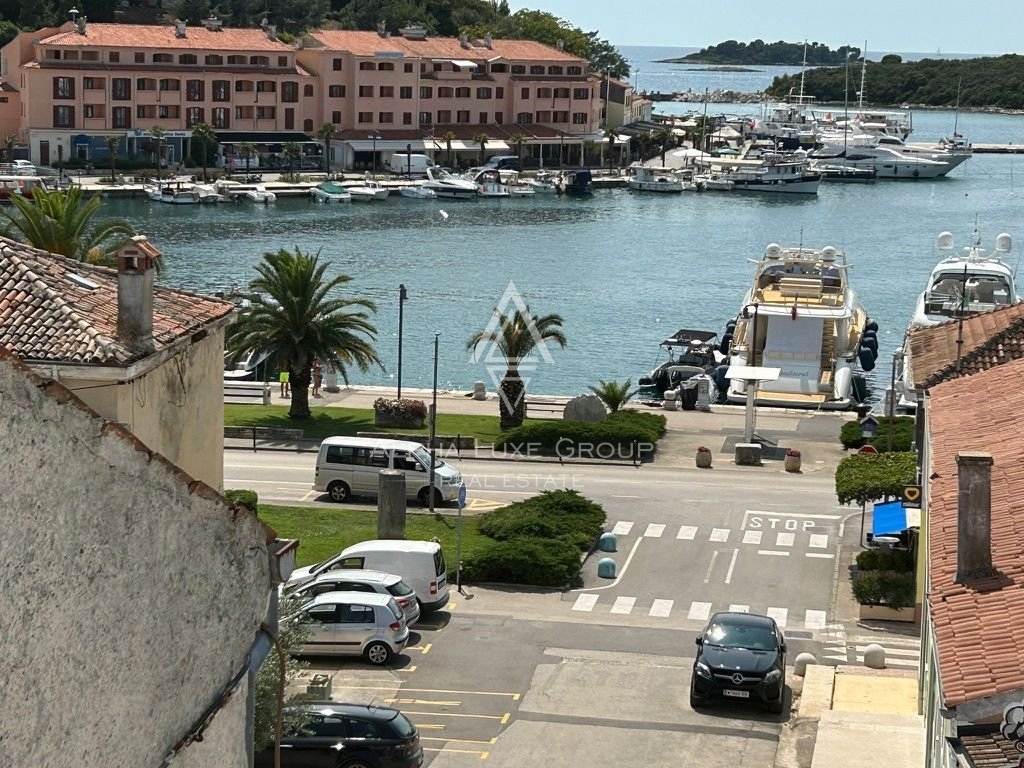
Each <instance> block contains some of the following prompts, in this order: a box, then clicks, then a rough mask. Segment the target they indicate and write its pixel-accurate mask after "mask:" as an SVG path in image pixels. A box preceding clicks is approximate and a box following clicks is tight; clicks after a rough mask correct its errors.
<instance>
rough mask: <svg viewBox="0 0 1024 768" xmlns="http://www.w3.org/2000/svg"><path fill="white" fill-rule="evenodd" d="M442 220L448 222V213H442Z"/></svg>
mask: <svg viewBox="0 0 1024 768" xmlns="http://www.w3.org/2000/svg"><path fill="white" fill-rule="evenodd" d="M441 218H442V219H444V220H445V221H448V211H441Z"/></svg>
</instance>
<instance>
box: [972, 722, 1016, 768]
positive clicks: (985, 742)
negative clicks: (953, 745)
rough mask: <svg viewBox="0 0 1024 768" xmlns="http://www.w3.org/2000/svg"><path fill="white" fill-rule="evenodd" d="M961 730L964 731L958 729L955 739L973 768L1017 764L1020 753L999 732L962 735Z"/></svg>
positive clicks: (1004, 766) (1002, 767) (999, 767)
mask: <svg viewBox="0 0 1024 768" xmlns="http://www.w3.org/2000/svg"><path fill="white" fill-rule="evenodd" d="M963 730H965V729H963V728H961V729H958V731H959V733H958V735H957V737H958V740H959V741H960V745H961V746H962V747H963V750H964V752H966V753H967V756H968V757H969V758H970V760H971V765H973V766H974V768H1006V767H1007V766H1009V765H1017V764H1018V763H1017V761H1018V760H1020V757H1021V754H1020V752H1018V751H1017V748H1016V747H1015V746H1014V744H1013V742H1012V741H1010V740H1009V739H1007V738H1006V737H1005V736H1003V734H1001V733H999V731H994V732H992V733H978V734H963V733H962V731H963Z"/></svg>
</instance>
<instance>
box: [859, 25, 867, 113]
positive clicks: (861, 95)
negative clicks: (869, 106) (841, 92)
mask: <svg viewBox="0 0 1024 768" xmlns="http://www.w3.org/2000/svg"><path fill="white" fill-rule="evenodd" d="M861 62H862V63H861V68H860V90H859V91H857V111H858V112H863V111H864V81H865V79H866V78H867V75H868V41H867V40H865V41H864V50H863V51H861Z"/></svg>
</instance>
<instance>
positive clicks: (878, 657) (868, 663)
mask: <svg viewBox="0 0 1024 768" xmlns="http://www.w3.org/2000/svg"><path fill="white" fill-rule="evenodd" d="M864 666H865V667H870V668H871V669H885V648H883V647H882V646H880V645H879V644H878V643H872V644H871V645H869V646H868V647H867V648H865V649H864Z"/></svg>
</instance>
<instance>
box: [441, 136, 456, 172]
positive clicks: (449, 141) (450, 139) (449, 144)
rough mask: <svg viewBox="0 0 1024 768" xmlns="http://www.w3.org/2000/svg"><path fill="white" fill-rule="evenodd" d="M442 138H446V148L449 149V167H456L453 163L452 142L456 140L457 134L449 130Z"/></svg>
mask: <svg viewBox="0 0 1024 768" xmlns="http://www.w3.org/2000/svg"><path fill="white" fill-rule="evenodd" d="M441 138H442V139H444V144H445V148H446V149H447V150H448V167H449V168H454V167H455V166H454V165H452V142H453V141H455V138H456V136H455V134H454V133H452V132H451V131H448V133H446V134H445V135H444V136H442V137H441Z"/></svg>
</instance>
